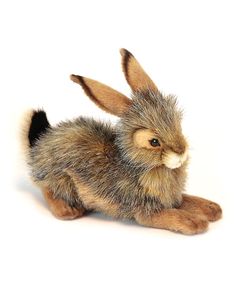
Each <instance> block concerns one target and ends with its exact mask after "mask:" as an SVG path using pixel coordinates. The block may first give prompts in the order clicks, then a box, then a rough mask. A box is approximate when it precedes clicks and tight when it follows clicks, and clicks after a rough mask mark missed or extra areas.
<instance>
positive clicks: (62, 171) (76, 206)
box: [24, 49, 222, 234]
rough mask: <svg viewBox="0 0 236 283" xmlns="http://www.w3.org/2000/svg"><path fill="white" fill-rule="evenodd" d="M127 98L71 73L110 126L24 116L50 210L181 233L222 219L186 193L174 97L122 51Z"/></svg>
mask: <svg viewBox="0 0 236 283" xmlns="http://www.w3.org/2000/svg"><path fill="white" fill-rule="evenodd" d="M121 56H122V67H123V71H124V74H125V77H126V80H127V82H128V84H129V85H130V87H131V89H132V99H130V98H128V97H126V96H124V95H123V94H121V93H120V92H118V91H116V90H114V89H112V88H110V87H108V86H106V85H104V84H102V83H100V82H98V81H95V80H92V79H89V78H85V77H81V76H76V75H71V79H72V81H74V82H76V83H78V84H80V85H81V87H82V88H83V90H84V92H85V93H86V94H87V96H88V97H89V98H90V99H91V100H92V101H93V102H95V103H96V104H97V106H99V107H100V108H101V109H103V110H104V111H106V112H108V113H111V114H113V115H116V116H118V117H120V120H119V122H118V123H117V124H116V125H115V126H112V125H110V124H108V123H101V122H98V121H96V120H94V119H92V118H83V117H79V118H77V119H75V120H73V121H67V122H61V123H60V124H59V125H57V126H55V127H51V126H50V124H49V122H48V120H47V117H46V113H45V112H44V111H42V110H35V111H32V112H31V113H30V114H28V117H27V122H26V127H25V131H24V141H25V142H26V144H27V161H28V165H29V167H30V170H31V177H32V179H33V181H34V182H35V183H36V184H37V185H38V186H39V187H40V188H41V190H42V192H43V195H44V197H45V200H46V202H47V203H48V206H49V208H50V210H51V211H52V213H53V214H54V215H55V216H56V217H58V218H61V219H74V218H78V217H81V216H82V215H84V213H85V212H86V211H99V212H103V213H105V214H107V215H110V216H112V217H116V218H126V219H133V220H135V221H136V222H137V223H139V224H141V225H144V226H149V227H155V228H162V229H168V230H172V231H176V232H181V233H184V234H196V233H201V232H203V231H205V230H206V229H207V227H208V221H215V220H217V219H219V218H220V217H221V214H222V212H221V208H220V206H219V205H217V204H216V203H213V202H211V201H208V200H205V199H202V198H198V197H193V196H189V195H186V194H183V191H184V187H185V181H186V167H187V163H188V144H187V142H186V139H185V137H184V136H183V134H182V131H181V118H182V113H181V111H180V110H179V109H178V107H177V101H176V98H175V97H174V96H171V95H168V96H164V95H163V94H161V93H160V91H159V90H158V88H157V87H156V85H155V84H154V83H153V81H152V80H151V79H150V77H149V76H148V75H147V73H146V72H145V71H144V70H143V68H142V67H141V65H140V64H139V63H138V61H137V60H136V59H135V57H134V56H133V55H132V54H131V53H130V52H129V51H127V50H125V49H121Z"/></svg>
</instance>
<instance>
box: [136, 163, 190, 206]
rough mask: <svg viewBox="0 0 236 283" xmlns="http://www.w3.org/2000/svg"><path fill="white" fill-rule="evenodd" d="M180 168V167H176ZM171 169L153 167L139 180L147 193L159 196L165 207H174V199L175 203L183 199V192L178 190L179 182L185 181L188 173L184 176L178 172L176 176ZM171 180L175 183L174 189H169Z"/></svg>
mask: <svg viewBox="0 0 236 283" xmlns="http://www.w3.org/2000/svg"><path fill="white" fill-rule="evenodd" d="M175 170H178V169H175ZM170 171H173V170H170V169H168V168H166V167H165V166H162V167H161V168H158V169H157V168H153V169H152V170H150V171H148V172H147V173H146V174H143V175H141V177H140V179H139V181H140V184H141V185H142V186H143V189H144V190H145V193H146V194H147V195H149V196H152V197H157V198H158V199H160V200H161V203H163V204H164V206H165V208H171V207H173V199H174V200H175V205H178V204H180V203H181V201H182V192H180V191H179V190H178V187H179V184H177V182H178V183H181V182H183V183H185V178H186V175H185V174H183V175H182V176H181V175H180V174H178V172H176V176H178V178H175V177H174V175H172V174H171V173H172V172H170ZM169 182H171V183H172V184H173V186H172V189H171V190H168V184H169Z"/></svg>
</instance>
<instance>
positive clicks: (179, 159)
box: [163, 150, 188, 169]
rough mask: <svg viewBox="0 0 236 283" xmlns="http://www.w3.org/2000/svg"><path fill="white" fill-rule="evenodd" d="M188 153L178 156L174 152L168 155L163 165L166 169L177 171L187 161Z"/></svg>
mask: <svg viewBox="0 0 236 283" xmlns="http://www.w3.org/2000/svg"><path fill="white" fill-rule="evenodd" d="M187 157H188V151H187V150H186V151H185V153H183V154H177V153H175V152H173V151H169V152H167V153H166V155H165V157H164V160H163V163H164V165H165V166H166V167H168V168H170V169H175V168H178V167H180V166H181V165H182V164H183V163H184V162H185V161H186V159H187Z"/></svg>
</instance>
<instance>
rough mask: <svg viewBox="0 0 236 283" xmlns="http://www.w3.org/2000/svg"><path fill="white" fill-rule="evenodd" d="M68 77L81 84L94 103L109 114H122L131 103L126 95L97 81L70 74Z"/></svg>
mask: <svg viewBox="0 0 236 283" xmlns="http://www.w3.org/2000/svg"><path fill="white" fill-rule="evenodd" d="M70 78H71V80H72V81H73V82H75V83H78V84H80V85H81V87H82V88H83V90H84V92H85V93H86V94H87V96H88V97H89V98H90V99H91V100H92V101H93V102H94V103H96V104H97V105H98V106H99V107H100V108H101V109H102V110H104V111H106V112H108V113H110V114H113V115H116V116H122V115H123V113H124V112H125V111H126V110H127V109H128V108H129V106H130V105H131V100H130V99H129V98H128V97H126V96H125V95H123V94H122V93H120V92H118V91H116V90H114V89H112V88H111V87H109V86H107V85H104V84H102V83H100V82H98V81H95V80H92V79H89V78H85V77H81V76H77V75H71V76H70Z"/></svg>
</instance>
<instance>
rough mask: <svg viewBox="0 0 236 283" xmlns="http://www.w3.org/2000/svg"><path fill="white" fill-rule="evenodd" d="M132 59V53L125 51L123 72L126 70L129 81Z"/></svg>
mask: <svg viewBox="0 0 236 283" xmlns="http://www.w3.org/2000/svg"><path fill="white" fill-rule="evenodd" d="M131 57H133V54H132V53H130V52H129V51H128V50H125V54H124V57H123V70H124V73H125V77H126V80H127V81H128V78H129V74H128V64H129V60H130V58H131Z"/></svg>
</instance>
